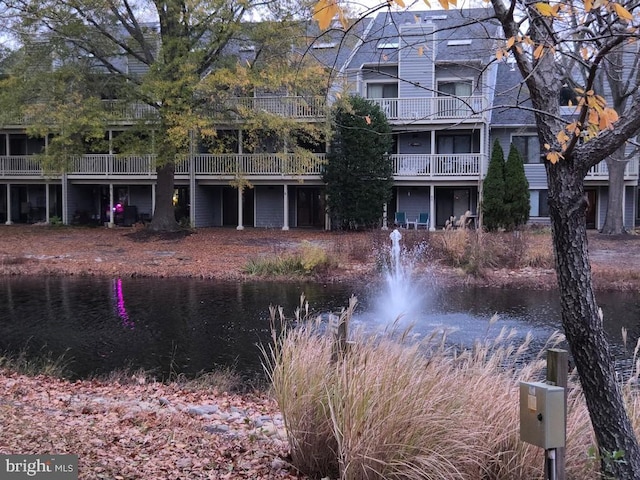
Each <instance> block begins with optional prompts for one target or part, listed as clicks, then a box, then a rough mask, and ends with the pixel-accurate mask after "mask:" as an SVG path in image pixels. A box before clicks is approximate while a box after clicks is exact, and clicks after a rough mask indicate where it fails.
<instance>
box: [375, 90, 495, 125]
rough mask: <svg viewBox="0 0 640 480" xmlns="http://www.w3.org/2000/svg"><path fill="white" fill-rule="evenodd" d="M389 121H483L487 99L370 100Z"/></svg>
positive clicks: (478, 97) (424, 98) (472, 97)
mask: <svg viewBox="0 0 640 480" xmlns="http://www.w3.org/2000/svg"><path fill="white" fill-rule="evenodd" d="M369 100H371V101H373V102H374V103H376V104H377V105H379V106H380V108H381V109H382V111H383V112H384V114H385V115H386V116H387V119H389V120H414V121H425V122H428V121H434V120H467V119H475V120H477V119H483V118H484V112H485V110H486V109H487V105H488V102H487V99H486V98H485V97H483V96H470V97H445V96H443V97H419V98H370V99H369Z"/></svg>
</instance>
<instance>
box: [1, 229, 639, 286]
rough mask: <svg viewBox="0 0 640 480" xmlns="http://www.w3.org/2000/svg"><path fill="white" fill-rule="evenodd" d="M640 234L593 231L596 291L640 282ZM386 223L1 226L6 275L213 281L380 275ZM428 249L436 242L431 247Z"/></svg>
mask: <svg viewBox="0 0 640 480" xmlns="http://www.w3.org/2000/svg"><path fill="white" fill-rule="evenodd" d="M403 234H404V235H405V240H406V242H407V245H415V244H416V243H420V242H425V243H426V244H427V245H428V244H429V242H432V241H433V240H434V239H435V238H437V237H436V236H437V235H441V232H425V231H417V232H416V231H411V230H409V231H403ZM639 240H640V235H629V236H627V237H624V238H623V239H611V238H607V237H599V236H597V234H595V233H594V234H591V235H590V244H593V245H594V248H592V249H591V250H590V261H591V269H592V273H593V278H594V286H595V288H596V291H639V292H640V241H639ZM528 241H530V242H535V245H534V247H535V248H537V249H539V250H543V251H544V250H545V249H546V250H547V254H548V251H550V249H551V242H550V235H549V234H539V233H536V234H531V235H529V239H528ZM387 242H388V231H386V232H384V231H373V232H326V231H318V230H300V229H298V230H289V231H282V230H267V229H246V230H243V231H237V230H235V229H231V228H220V227H218V228H208V229H198V230H195V231H192V232H191V231H189V232H185V231H182V232H176V233H164V234H163V233H159V234H154V233H150V232H148V231H145V230H141V229H138V228H135V227H134V228H121V227H116V228H104V227H97V228H87V227H73V226H70V227H68V226H65V227H51V226H40V225H11V226H0V276H3V277H15V276H25V277H27V276H36V277H41V276H70V277H87V276H90V277H106V278H114V277H140V278H194V279H203V280H212V281H232V282H253V281H278V282H282V281H287V282H318V283H347V282H350V283H356V284H357V283H370V282H371V281H372V278H373V277H376V276H378V277H379V276H380V270H379V265H377V264H376V262H377V259H376V252H379V251H380V250H381V249H383V248H386V246H387ZM307 244H311V245H313V246H317V247H319V248H320V249H322V250H323V251H325V252H326V253H327V255H328V256H330V258H332V259H334V260H335V261H336V265H335V266H334V267H332V268H331V269H329V271H327V272H323V273H322V274H320V275H309V276H297V275H296V276H277V277H276V276H251V275H249V274H246V273H244V271H243V268H244V267H245V266H246V264H247V262H248V261H249V260H252V259H268V258H277V257H284V256H287V255H291V254H294V253H296V252H299V251H300V249H301V248H303V247H304V245H307ZM427 250H429V249H428V248H427ZM416 267H417V268H416V274H417V275H418V276H423V277H425V278H430V279H432V281H433V283H435V284H437V285H443V286H449V287H451V286H454V287H455V286H460V287H470V286H474V287H489V288H516V289H535V290H540V289H545V290H550V289H554V288H556V287H557V279H556V274H555V270H554V269H552V268H544V267H532V266H525V267H520V268H485V269H483V270H482V271H481V272H480V275H477V276H473V275H469V274H466V273H465V272H464V271H463V270H462V269H461V268H456V267H451V266H448V265H446V263H445V261H444V260H443V259H442V258H439V257H438V254H437V252H435V253H434V252H428V253H427V254H425V255H424V256H423V257H422V258H421V259H419V261H418V262H417V265H416Z"/></svg>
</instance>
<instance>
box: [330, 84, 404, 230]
mask: <svg viewBox="0 0 640 480" xmlns="http://www.w3.org/2000/svg"><path fill="white" fill-rule="evenodd" d="M390 147H391V128H390V126H389V122H388V121H387V118H386V117H385V115H384V113H383V112H382V110H381V109H380V107H379V106H377V105H374V104H373V103H372V102H370V101H368V100H366V99H364V98H362V97H357V96H354V97H348V98H346V99H344V100H342V101H339V102H338V103H337V104H336V106H335V107H334V110H333V115H332V134H331V142H330V148H329V152H328V153H327V165H326V167H325V172H324V175H323V179H324V181H325V182H326V184H327V197H328V199H327V204H328V208H329V214H330V215H331V221H332V227H333V228H343V229H356V228H363V227H374V226H377V225H379V223H380V218H381V213H382V208H383V205H384V204H386V203H387V202H388V201H389V200H390V199H391V188H392V186H393V168H392V165H391V160H390V159H389V155H388V153H389V148H390Z"/></svg>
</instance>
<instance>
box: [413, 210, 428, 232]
mask: <svg viewBox="0 0 640 480" xmlns="http://www.w3.org/2000/svg"><path fill="white" fill-rule="evenodd" d="M420 227H425V228H427V229H428V228H429V214H428V213H421V214H420V215H418V219H417V220H416V230H417V229H419V228H420Z"/></svg>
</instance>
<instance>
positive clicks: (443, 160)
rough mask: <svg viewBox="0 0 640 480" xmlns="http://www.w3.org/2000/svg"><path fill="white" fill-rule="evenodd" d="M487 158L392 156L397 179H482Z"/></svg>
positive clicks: (482, 156)
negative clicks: (446, 177)
mask: <svg viewBox="0 0 640 480" xmlns="http://www.w3.org/2000/svg"><path fill="white" fill-rule="evenodd" d="M485 158H486V155H484V154H481V153H462V154H454V153H452V154H398V155H391V159H392V161H393V174H394V176H396V177H444V176H451V177H480V175H481V174H482V167H483V164H484V162H485V161H486V160H485Z"/></svg>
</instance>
